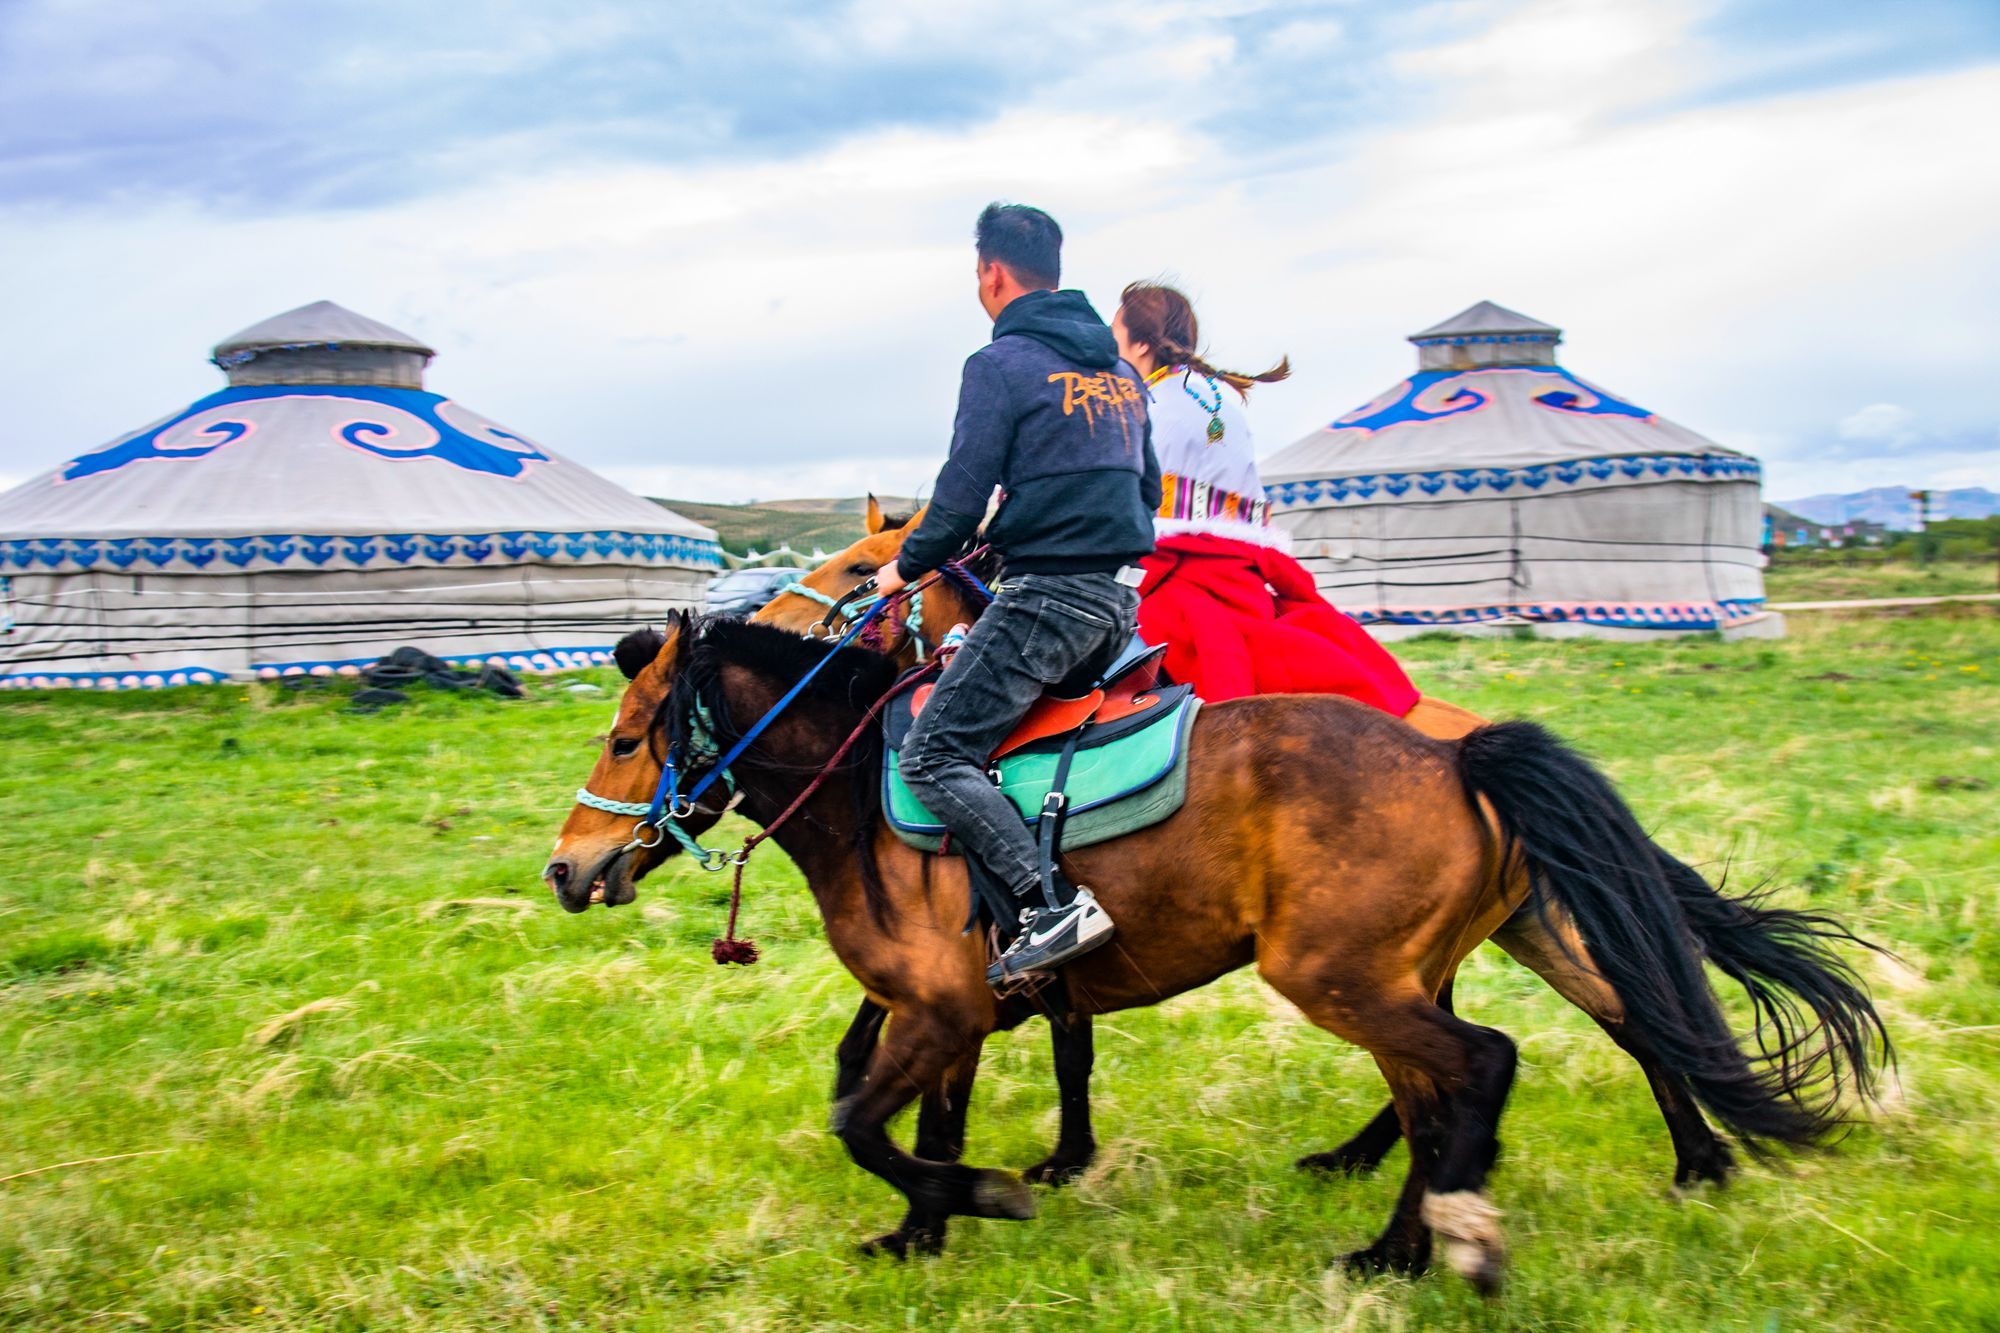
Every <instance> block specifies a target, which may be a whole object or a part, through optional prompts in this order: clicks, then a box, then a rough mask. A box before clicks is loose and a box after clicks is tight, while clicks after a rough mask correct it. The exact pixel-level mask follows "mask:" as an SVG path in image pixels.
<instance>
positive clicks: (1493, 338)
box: [1410, 333, 1562, 347]
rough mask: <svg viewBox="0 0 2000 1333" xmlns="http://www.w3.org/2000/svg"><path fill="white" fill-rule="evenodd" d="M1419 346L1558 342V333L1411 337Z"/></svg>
mask: <svg viewBox="0 0 2000 1333" xmlns="http://www.w3.org/2000/svg"><path fill="white" fill-rule="evenodd" d="M1410 341H1411V342H1413V343H1415V344H1416V345H1417V346H1419V347H1469V346H1471V345H1472V344H1474V343H1558V342H1561V341H1562V335H1561V334H1560V333H1441V334H1436V335H1434V336H1432V337H1429V338H1421V337H1419V338H1412V339H1410Z"/></svg>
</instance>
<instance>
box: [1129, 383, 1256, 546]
mask: <svg viewBox="0 0 2000 1333" xmlns="http://www.w3.org/2000/svg"><path fill="white" fill-rule="evenodd" d="M1147 392H1148V393H1149V394H1150V395H1151V397H1150V400H1149V402H1148V405H1147V411H1148V412H1149V413H1150V416H1151V421H1152V424H1153V452H1154V454H1156V455H1157V456H1158V458H1159V460H1160V471H1161V473H1162V477H1161V487H1162V490H1163V492H1164V494H1163V496H1162V499H1161V501H1160V512H1159V514H1158V515H1156V516H1155V517H1154V519H1153V530H1154V531H1155V532H1156V533H1157V534H1158V535H1159V536H1162V537H1170V536H1174V535H1176V534H1179V533H1207V534H1210V535H1213V536H1217V537H1229V538H1233V539H1235V540H1237V541H1246V542H1255V543H1257V544H1258V545H1260V546H1274V547H1277V548H1278V549H1279V550H1285V549H1287V548H1288V547H1289V546H1290V545H1291V535H1290V534H1289V533H1287V532H1286V531H1285V530H1284V529H1282V528H1274V527H1272V526H1271V507H1270V504H1269V502H1268V501H1266V499H1265V498H1264V485H1263V482H1262V481H1260V480H1259V479H1258V476H1257V454H1256V451H1255V449H1254V448H1253V446H1252V440H1251V435H1250V422H1249V418H1248V417H1247V416H1246V415H1245V414H1244V411H1243V398H1242V395H1240V394H1238V393H1237V392H1236V390H1234V389H1232V388H1230V387H1229V386H1228V385H1227V384H1225V383H1223V382H1222V381H1221V380H1218V379H1211V378H1210V377H1209V376H1207V375H1204V374H1202V373H1201V372H1200V371H1198V370H1191V369H1189V368H1187V367H1185V366H1176V367H1174V368H1172V369H1171V370H1169V371H1168V372H1167V373H1166V374H1165V375H1162V376H1160V377H1159V378H1158V379H1157V380H1155V381H1154V382H1153V384H1152V385H1151V386H1150V387H1149V389H1148V390H1147ZM1211 423H1214V424H1219V425H1220V426H1221V428H1222V434H1221V437H1220V438H1219V439H1211V437H1210V433H1211Z"/></svg>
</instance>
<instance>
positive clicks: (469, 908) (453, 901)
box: [417, 898, 538, 921]
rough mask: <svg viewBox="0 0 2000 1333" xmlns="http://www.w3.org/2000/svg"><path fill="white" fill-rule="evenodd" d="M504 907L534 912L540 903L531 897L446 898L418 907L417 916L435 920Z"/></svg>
mask: <svg viewBox="0 0 2000 1333" xmlns="http://www.w3.org/2000/svg"><path fill="white" fill-rule="evenodd" d="M488 907H493V908H504V909H506V910H507V911H510V912H533V911H536V910H538V904H537V903H536V902H535V901H534V900H532V899H529V898H445V899H442V900H440V901H438V902H434V903H425V904H424V905H423V906H422V907H419V908H418V909H417V916H418V917H419V918H421V919H422V920H425V921H431V920H435V919H436V918H438V917H441V916H446V915H449V914H452V913H457V912H476V911H479V910H480V909H482V908H488Z"/></svg>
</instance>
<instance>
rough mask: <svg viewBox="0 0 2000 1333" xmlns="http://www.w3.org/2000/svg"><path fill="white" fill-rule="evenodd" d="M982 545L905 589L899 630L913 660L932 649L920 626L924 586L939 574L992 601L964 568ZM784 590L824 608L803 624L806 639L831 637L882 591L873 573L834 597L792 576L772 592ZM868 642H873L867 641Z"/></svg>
mask: <svg viewBox="0 0 2000 1333" xmlns="http://www.w3.org/2000/svg"><path fill="white" fill-rule="evenodd" d="M986 549H987V548H986V547H984V546H982V547H980V548H979V549H978V550H976V551H973V552H971V553H970V554H968V555H966V556H965V557H964V558H963V559H960V560H948V561H946V562H945V563H944V564H942V565H940V566H938V568H937V569H936V571H934V572H933V573H932V574H931V575H930V576H929V577H927V578H924V579H920V580H918V582H917V584H916V585H915V586H914V587H913V588H911V589H910V590H909V592H908V596H909V604H908V610H906V611H905V612H904V614H903V622H902V630H903V632H904V633H905V634H907V635H908V636H909V638H910V644H911V646H912V647H913V648H914V649H915V650H916V657H917V662H918V663H919V664H922V663H923V662H925V661H927V660H928V659H929V657H930V654H931V653H932V652H933V651H934V649H935V645H933V644H932V643H931V642H930V641H929V640H928V639H926V638H925V637H924V634H923V629H922V625H923V623H924V588H925V587H927V586H929V585H930V584H931V583H933V582H935V581H936V580H937V579H938V578H939V577H940V576H942V577H943V578H947V579H950V580H951V581H952V582H954V583H956V584H958V585H959V587H961V588H963V589H964V590H965V591H966V592H968V593H970V594H972V595H973V596H974V597H977V598H978V599H979V600H980V601H982V602H990V601H992V600H993V590H992V589H991V588H989V587H987V586H986V584H985V583H984V582H983V581H981V579H980V577H979V576H978V575H977V574H975V573H973V572H972V571H971V570H970V569H968V568H966V562H967V561H970V560H976V559H978V558H979V556H980V555H982V554H984V553H985V551H986ZM786 593H792V594H795V595H797V596H799V597H803V598H805V599H807V600H808V601H813V602H818V603H819V604H820V605H821V606H823V607H825V608H826V613H825V614H824V615H822V616H821V617H820V618H819V619H818V620H815V621H814V622H813V623H812V624H810V625H808V626H807V627H806V637H807V638H809V639H826V638H831V637H833V633H834V630H835V629H836V628H837V627H838V626H839V624H840V623H841V622H843V621H847V622H851V621H852V619H853V617H854V616H855V615H856V614H857V613H865V612H868V611H871V610H873V609H874V608H875V607H877V606H879V605H880V604H881V602H882V600H883V599H882V595H881V594H880V593H878V592H876V591H875V580H874V578H873V577H869V578H865V579H863V580H862V581H861V582H859V583H857V584H855V585H854V586H853V587H852V588H849V589H848V590H847V591H846V592H844V593H842V594H841V595H840V596H838V597H834V596H830V595H829V594H827V593H823V592H821V591H820V590H819V589H817V588H811V587H807V586H806V584H805V583H804V582H802V581H801V580H798V579H793V580H792V581H791V582H790V583H785V584H781V585H780V586H779V588H778V590H777V594H776V595H777V596H779V597H782V596H784V595H785V594H786ZM900 595H901V594H899V596H900ZM864 642H865V641H864ZM868 646H875V645H872V644H870V645H868Z"/></svg>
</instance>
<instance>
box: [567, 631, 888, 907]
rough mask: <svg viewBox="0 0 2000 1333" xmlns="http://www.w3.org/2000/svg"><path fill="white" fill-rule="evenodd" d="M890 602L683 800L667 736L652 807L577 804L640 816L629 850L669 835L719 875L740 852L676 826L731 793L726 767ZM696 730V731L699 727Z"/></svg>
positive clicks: (675, 742)
mask: <svg viewBox="0 0 2000 1333" xmlns="http://www.w3.org/2000/svg"><path fill="white" fill-rule="evenodd" d="M893 601H894V599H893V598H888V597H883V598H878V599H877V600H876V602H875V604H874V605H873V606H870V607H869V608H868V609H867V610H866V611H864V612H863V613H862V614H861V615H860V617H859V618H857V619H856V620H855V621H854V622H853V624H851V625H849V626H848V629H847V632H846V633H845V634H843V635H841V636H840V638H839V639H838V640H837V641H836V642H835V643H834V645H833V646H832V647H831V648H829V649H827V651H826V656H824V657H822V658H820V660H819V661H818V662H816V663H814V664H813V668H812V670H810V671H808V672H806V674H805V675H803V676H801V677H799V679H798V681H797V683H796V684H794V685H793V686H792V687H791V689H789V690H787V691H785V693H784V695H783V696H782V697H781V698H779V700H778V702H776V703H774V704H772V705H771V707H770V709H769V710H768V711H766V712H765V714H764V716H762V717H760V718H758V719H757V721H756V722H755V723H754V724H753V725H752V726H751V728H750V729H749V730H748V731H746V732H744V733H743V735H742V736H740V737H738V738H737V741H736V743H735V744H734V745H732V746H730V747H729V750H728V752H727V753H726V754H723V755H721V756H720V757H718V758H717V759H716V761H715V763H714V764H713V765H711V766H710V767H709V770H708V771H707V772H706V773H704V774H702V775H701V777H700V778H699V779H697V780H696V782H695V784H694V786H692V787H690V788H689V789H688V791H687V793H686V794H685V795H683V794H682V793H681V791H680V781H681V772H680V761H681V759H682V755H681V741H680V738H679V737H678V736H674V737H670V738H669V739H668V741H667V755H666V759H665V761H664V762H663V763H662V764H661V765H660V784H659V786H658V787H657V788H656V789H655V790H654V792H653V799H652V801H651V803H650V804H647V805H641V804H639V803H638V802H637V801H614V800H611V799H610V798H608V797H604V796H599V795H598V794H597V793H596V792H593V791H591V790H590V789H589V788H587V787H582V788H578V789H577V793H576V799H577V802H578V803H579V804H581V805H587V806H589V807H590V808H591V809H593V810H602V811H604V812H606V813H607V814H614V815H636V816H638V818H639V822H638V824H637V825H636V826H635V827H634V828H633V830H632V841H631V842H630V843H628V844H627V845H626V850H627V851H631V850H634V849H636V848H642V847H657V846H659V845H660V842H661V840H662V839H663V838H665V837H667V836H669V835H671V836H672V837H673V839H674V841H676V842H678V843H679V844H680V845H681V847H682V848H683V849H684V850H685V851H686V852H687V853H688V855H689V856H691V857H693V858H694V859H695V863H696V864H697V865H699V866H700V867H701V868H702V869H703V870H709V871H718V870H722V869H724V868H725V867H727V866H729V865H732V864H734V863H735V862H736V860H737V857H738V856H740V855H741V853H737V854H734V855H732V854H731V853H729V852H725V851H722V850H720V849H719V848H713V847H703V846H702V845H701V844H700V843H699V842H697V841H695V838H694V836H693V835H692V834H690V833H689V832H688V831H687V830H686V829H684V828H682V827H681V826H680V821H681V820H683V819H686V818H687V817H688V816H689V815H691V814H693V813H694V812H695V807H696V805H697V804H698V803H699V802H700V801H701V798H702V797H703V796H706V795H707V794H708V792H709V790H710V789H711V788H713V787H714V786H715V784H716V783H718V782H722V783H726V784H727V785H728V786H729V788H730V789H731V790H732V791H733V790H734V789H735V786H736V779H735V776H734V775H733V774H731V773H730V771H729V766H730V765H731V764H734V763H735V762H736V761H737V760H739V759H741V758H742V757H743V755H744V753H745V752H746V751H748V750H749V748H750V747H751V746H752V745H754V744H756V742H757V738H758V737H759V736H761V735H763V734H764V732H765V731H766V730H767V729H768V728H769V727H770V725H771V724H772V723H773V722H775V721H777V720H778V715H779V714H780V713H783V712H784V711H785V710H786V709H787V708H789V707H791V705H792V703H793V701H794V700H796V699H797V698H798V697H799V695H801V694H803V693H804V692H805V688H806V686H808V685H810V684H812V682H813V677H815V676H817V675H819V673H820V672H821V671H824V670H825V669H826V665H827V663H829V662H831V661H832V660H833V659H834V657H835V656H836V655H837V654H838V653H839V652H840V650H841V649H843V648H845V647H847V645H848V644H850V643H852V642H854V640H855V639H856V638H857V637H859V635H860V634H861V631H862V630H864V629H866V628H867V627H868V625H869V623H870V622H871V621H873V620H874V619H875V618H876V617H877V616H879V615H881V614H882V613H883V612H884V611H886V610H888V609H889V607H890V605H891V604H892V603H893ZM697 726H699V723H698V722H697ZM649 831H650V832H651V833H653V834H654V837H653V838H652V840H651V841H648V840H647V839H646V836H645V835H646V834H647V833H648V832H649Z"/></svg>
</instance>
